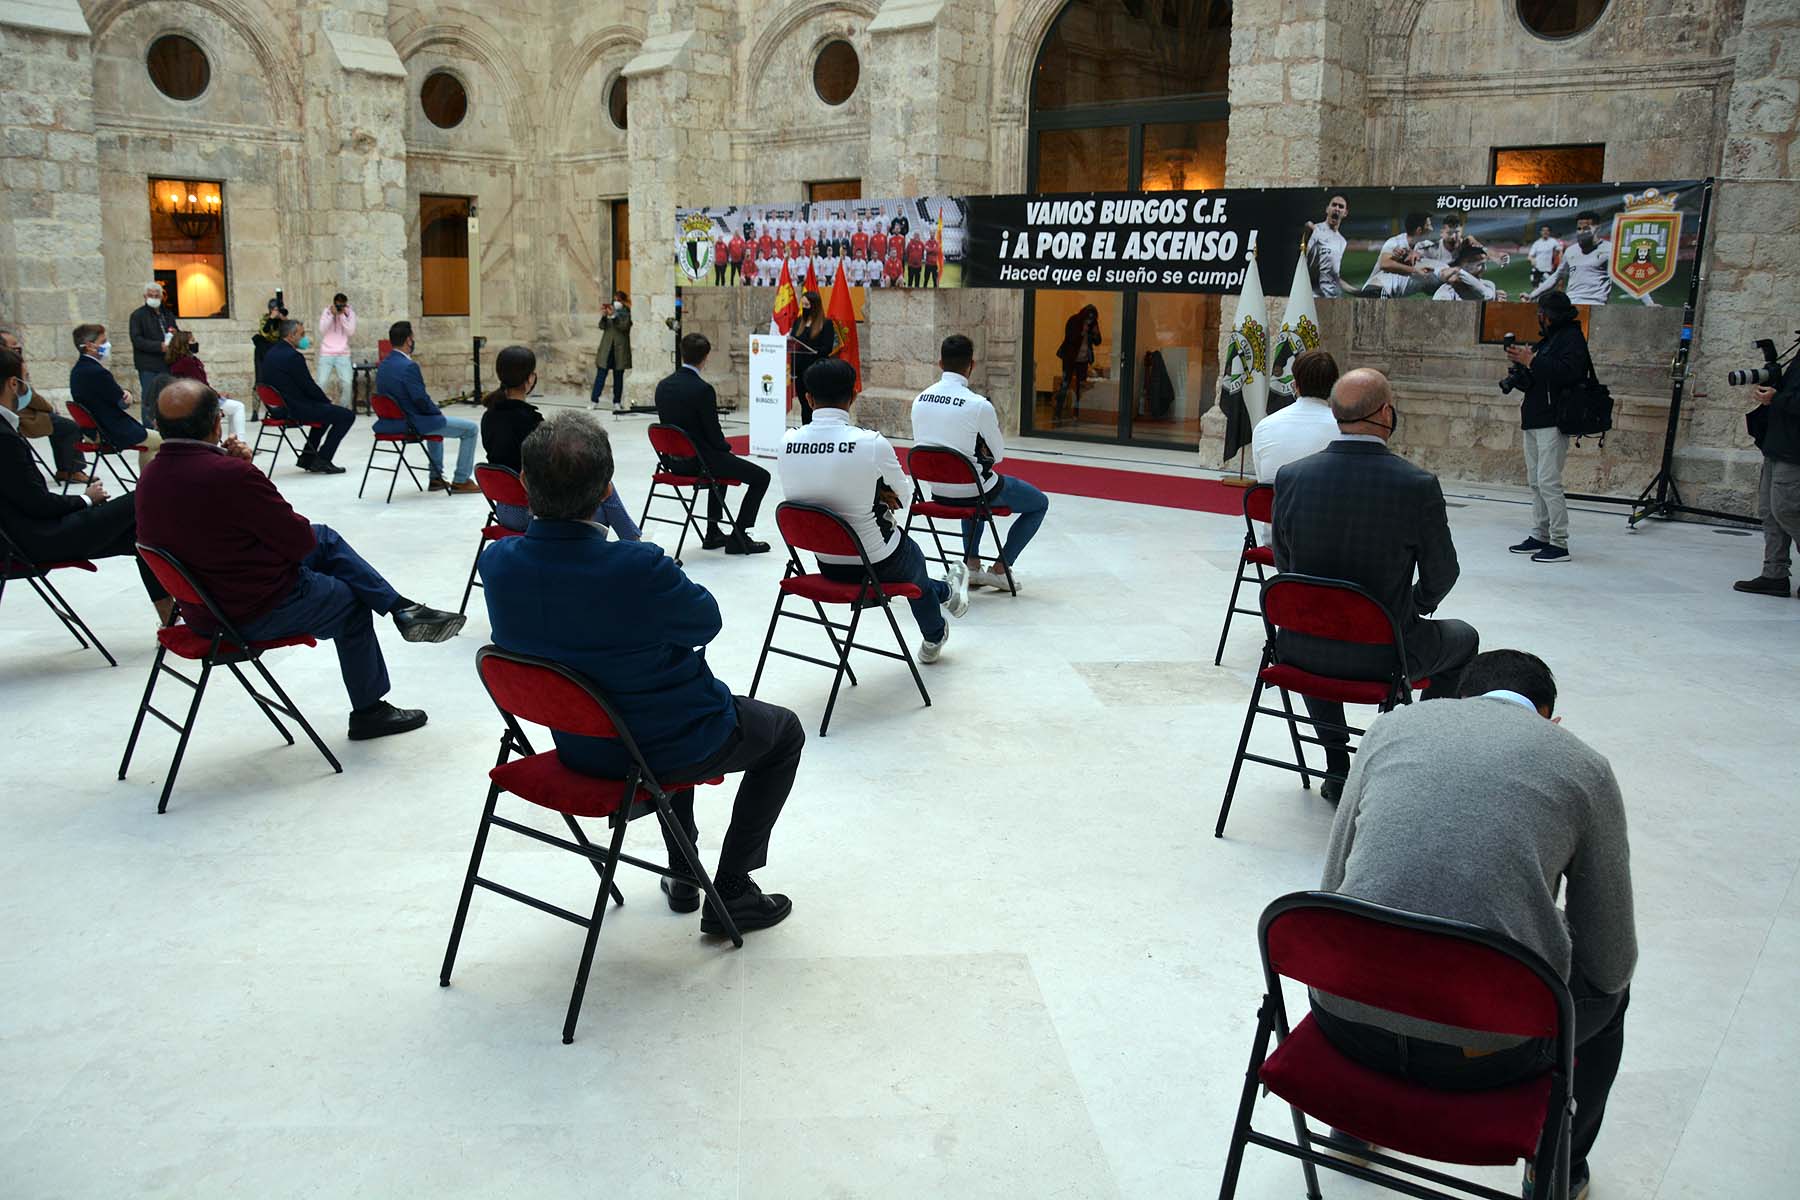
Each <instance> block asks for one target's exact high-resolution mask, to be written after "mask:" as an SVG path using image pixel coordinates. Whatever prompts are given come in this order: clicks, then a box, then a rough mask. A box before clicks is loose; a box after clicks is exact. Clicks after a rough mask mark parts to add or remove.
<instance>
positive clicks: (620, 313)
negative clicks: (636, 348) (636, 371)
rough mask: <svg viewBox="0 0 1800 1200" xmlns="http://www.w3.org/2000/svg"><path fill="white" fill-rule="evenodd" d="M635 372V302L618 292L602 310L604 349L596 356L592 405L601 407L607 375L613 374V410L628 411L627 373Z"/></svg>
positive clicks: (602, 343)
mask: <svg viewBox="0 0 1800 1200" xmlns="http://www.w3.org/2000/svg"><path fill="white" fill-rule="evenodd" d="M629 370H631V298H630V297H629V296H627V295H626V294H625V293H624V292H614V293H613V298H612V303H611V304H604V305H602V306H601V307H600V349H599V351H598V352H597V353H596V354H595V355H594V390H593V393H592V394H591V395H589V396H588V403H589V404H591V405H593V406H594V407H595V408H599V407H600V393H601V392H602V391H603V390H604V389H605V387H606V373H607V372H608V371H611V372H612V376H613V394H612V406H613V411H614V412H615V413H621V412H624V411H625V372H627V371H629Z"/></svg>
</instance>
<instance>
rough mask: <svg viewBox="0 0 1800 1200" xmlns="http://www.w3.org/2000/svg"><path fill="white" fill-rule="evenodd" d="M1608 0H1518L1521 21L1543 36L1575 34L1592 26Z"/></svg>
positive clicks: (1571, 35)
mask: <svg viewBox="0 0 1800 1200" xmlns="http://www.w3.org/2000/svg"><path fill="white" fill-rule="evenodd" d="M1606 5H1607V0H1519V20H1521V21H1523V22H1524V23H1525V28H1527V29H1529V30H1531V32H1533V33H1535V34H1537V35H1538V36H1539V37H1542V38H1566V37H1574V36H1575V35H1576V34H1578V33H1586V32H1587V31H1588V30H1589V29H1591V28H1593V25H1594V22H1595V21H1598V20H1599V19H1600V14H1601V13H1603V12H1605V11H1606Z"/></svg>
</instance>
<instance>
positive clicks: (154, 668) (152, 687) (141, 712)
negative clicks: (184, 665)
mask: <svg viewBox="0 0 1800 1200" xmlns="http://www.w3.org/2000/svg"><path fill="white" fill-rule="evenodd" d="M168 653H169V652H168V651H167V650H166V649H164V648H163V647H162V646H160V645H159V646H158V647H157V648H156V660H155V661H154V662H152V663H151V664H150V680H149V682H148V683H146V684H144V698H143V699H142V700H140V701H138V711H137V720H135V721H133V722H132V723H131V736H130V737H128V738H126V739H125V756H124V757H123V758H121V759H120V760H119V778H120V779H124V778H125V770H126V768H128V767H129V766H131V752H132V751H133V750H135V749H137V743H138V734H140V733H142V732H143V729H144V718H145V717H146V716H148V715H149V713H150V696H151V694H152V693H154V692H155V691H156V679H157V676H159V675H161V674H162V665H163V658H164V656H166V655H167V654H168Z"/></svg>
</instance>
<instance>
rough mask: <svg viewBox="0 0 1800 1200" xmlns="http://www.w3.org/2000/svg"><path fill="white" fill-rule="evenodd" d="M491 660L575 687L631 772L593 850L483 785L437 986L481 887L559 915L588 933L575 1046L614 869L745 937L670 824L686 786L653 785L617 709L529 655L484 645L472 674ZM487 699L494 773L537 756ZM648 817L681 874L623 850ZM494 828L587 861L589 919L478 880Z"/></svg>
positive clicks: (675, 823) (568, 1028)
mask: <svg viewBox="0 0 1800 1200" xmlns="http://www.w3.org/2000/svg"><path fill="white" fill-rule="evenodd" d="M489 658H499V659H501V660H503V661H506V662H512V663H520V664H524V665H526V666H531V667H538V668H541V669H543V670H546V671H551V672H554V673H555V674H557V675H560V676H562V677H563V678H564V679H567V680H568V681H569V682H570V683H573V684H574V685H575V686H577V687H579V688H580V689H581V690H582V691H584V692H586V693H587V695H588V697H589V698H590V699H591V700H593V702H594V703H595V704H596V705H597V706H598V707H599V708H600V710H601V711H602V712H604V713H605V714H606V717H607V720H609V721H611V722H612V725H613V729H614V731H615V732H616V733H617V734H618V740H619V743H620V744H621V745H622V746H624V747H625V750H626V753H628V754H630V755H631V762H632V766H631V770H630V771H629V772H628V773H627V774H626V776H625V779H624V780H623V784H624V787H625V789H626V795H627V797H628V799H627V800H626V801H625V802H624V803H623V804H621V805H620V807H619V808H618V809H617V810H616V811H615V812H614V813H613V814H612V815H611V816H609V817H608V818H607V823H608V824H609V825H610V826H611V827H612V839H611V841H610V842H609V843H608V844H607V845H606V847H605V848H601V847H599V846H596V845H595V844H594V843H593V842H591V841H589V840H588V837H587V834H586V833H585V832H584V831H583V830H582V828H581V824H580V822H578V821H577V820H576V819H575V818H574V817H573V816H570V815H569V814H568V813H561V814H559V815H561V816H562V819H563V821H564V823H565V824H567V825H568V827H569V832H570V834H571V835H572V836H573V837H574V839H575V840H574V841H572V842H571V841H568V840H567V839H565V838H560V837H557V836H556V835H555V834H550V833H545V832H544V831H543V830H541V829H534V828H532V827H531V826H529V825H525V824H522V823H520V822H518V821H514V820H512V819H510V818H508V817H502V816H498V815H496V814H495V812H494V808H495V806H496V805H497V804H498V802H499V800H500V795H501V787H500V785H499V784H498V783H496V782H494V781H492V780H490V781H489V782H488V794H487V804H486V806H485V807H484V808H483V809H482V813H481V823H480V825H478V826H477V827H476V830H475V846H474V849H472V850H471V851H470V853H469V869H468V872H467V874H465V875H464V876H463V886H462V895H461V897H460V898H459V899H458V900H457V904H456V920H455V922H454V923H453V924H452V925H451V926H450V943H449V945H447V946H446V947H445V948H444V965H443V967H442V969H441V970H440V971H439V972H438V986H439V987H449V986H450V972H451V970H452V968H454V967H455V965H456V951H457V948H458V946H459V945H460V944H461V942H462V934H463V925H464V923H465V922H466V921H467V919H468V916H469V901H470V899H471V898H472V897H473V896H474V894H475V889H476V888H478V887H479V888H485V889H486V890H487V891H490V892H493V893H495V894H496V895H501V896H506V897H508V898H509V899H512V900H517V901H518V902H519V903H521V904H524V905H527V906H529V907H531V908H535V909H537V910H538V911H539V912H543V913H549V914H550V915H551V916H553V917H561V918H562V919H563V920H565V921H568V922H569V923H570V924H573V925H579V926H580V927H581V928H583V929H585V930H587V940H586V941H585V942H584V943H583V945H582V948H581V966H580V967H579V969H578V970H577V971H576V973H575V987H574V990H573V991H572V992H571V993H570V995H569V1010H568V1015H567V1016H566V1017H565V1018H564V1019H563V1032H562V1040H563V1044H564V1045H568V1044H569V1043H570V1042H573V1041H574V1040H575V1022H576V1021H577V1020H578V1019H579V1018H580V1016H581V1001H582V997H583V996H584V995H585V993H586V991H587V981H588V971H589V969H590V968H591V967H592V966H593V963H594V946H595V944H596V943H597V942H598V941H599V940H600V925H601V922H602V921H603V920H604V919H605V917H606V901H607V899H608V898H609V897H610V898H611V899H612V901H613V902H614V903H615V904H619V905H623V904H624V903H625V897H624V894H623V893H621V892H620V891H619V888H618V885H617V883H616V882H614V876H615V874H616V873H617V870H618V866H619V864H620V863H622V862H623V863H630V864H631V865H632V866H634V867H638V868H641V869H642V870H645V871H649V872H652V873H653V874H656V875H660V876H662V877H663V878H665V879H670V880H674V881H675V882H677V883H688V884H692V885H693V886H695V887H698V888H699V889H700V890H701V891H702V892H703V893H704V894H705V897H706V903H707V904H709V905H711V906H712V911H713V914H714V915H715V916H717V917H718V918H719V919H720V921H721V922H722V923H723V924H724V926H725V928H726V929H727V930H728V931H729V934H728V936H729V937H730V938H731V942H732V945H734V946H737V947H740V948H741V947H742V946H743V944H744V935H743V933H742V932H741V931H740V930H739V929H738V927H737V922H736V921H735V920H733V919H732V916H731V912H730V910H729V909H728V908H727V907H726V906H725V901H724V899H723V897H721V896H720V895H719V891H718V888H717V887H715V886H714V884H713V880H712V876H711V875H709V874H708V873H707V871H706V868H705V867H703V866H701V865H700V854H699V851H698V850H696V849H695V847H694V843H693V842H692V841H691V840H690V839H689V838H688V836H687V831H686V830H685V829H683V828H682V827H681V822H680V821H679V820H677V819H676V817H675V814H674V813H673V811H671V809H670V807H669V805H670V802H671V801H672V800H673V798H674V793H675V792H680V791H685V790H688V789H687V788H685V787H675V788H673V789H671V788H668V787H665V786H664V785H663V784H662V783H661V782H660V781H659V780H658V779H657V777H656V774H655V772H653V771H651V770H650V765H649V763H647V762H646V761H645V760H644V755H643V752H642V751H641V750H639V749H638V744H637V741H636V740H635V739H634V738H633V737H632V736H631V731H630V730H629V729H627V728H626V727H625V723H624V722H623V721H621V720H620V719H619V714H618V710H616V709H615V708H613V706H612V705H611V704H610V703H609V702H608V701H607V699H606V697H605V696H603V695H601V694H600V692H599V691H598V689H596V688H595V687H594V685H593V684H592V683H591V682H589V681H588V680H587V679H586V678H584V677H583V676H581V675H578V674H576V673H575V672H574V671H571V670H569V669H568V668H567V667H565V666H562V665H561V664H560V663H556V662H552V661H550V660H549V659H545V658H537V657H533V656H531V655H527V654H513V653H510V652H508V651H506V650H502V649H501V648H500V647H498V646H494V645H488V646H483V647H482V648H481V649H480V650H479V651H477V652H476V655H475V667H476V671H477V673H480V670H481V664H482V663H483V662H485V661H486V660H488V659H489ZM481 678H482V686H484V687H486V686H487V677H486V676H485V675H482V677H481ZM488 695H489V697H490V698H492V699H493V700H494V707H495V708H497V709H499V711H500V716H501V718H502V719H503V720H504V721H505V722H506V728H505V729H504V730H503V731H502V732H501V734H500V754H499V757H498V758H496V759H495V760H494V765H495V766H496V767H499V766H502V765H504V764H505V763H506V761H507V760H508V759H509V758H511V757H512V755H513V754H514V753H515V752H516V753H518V754H521V755H531V754H534V753H536V751H534V750H533V749H532V748H531V741H530V739H529V738H527V737H526V736H525V731H524V730H523V729H522V728H520V726H519V720H518V718H517V717H515V716H514V715H513V714H512V713H511V712H508V711H507V709H506V708H505V706H504V705H502V704H501V703H500V701H499V699H498V698H497V697H494V695H493V689H492V688H489V689H488ZM597 782H599V781H597ZM695 786H697V784H696V785H695ZM640 793H643V794H644V798H643V799H639V798H638V797H639V794H640ZM650 813H654V814H655V815H656V819H657V821H658V822H659V823H660V824H661V826H662V828H663V830H664V832H665V833H667V834H668V835H669V837H670V840H672V841H673V842H674V843H675V845H676V847H677V848H678V849H679V850H680V851H681V854H682V857H683V858H684V859H685V860H686V863H687V867H688V870H687V872H686V873H685V874H684V873H682V872H680V871H676V870H674V869H673V868H671V867H665V866H662V865H660V864H658V863H653V862H650V861H648V860H646V859H642V858H638V857H636V856H634V855H630V854H626V853H625V852H624V850H623V846H624V842H625V827H626V826H627V825H628V824H630V823H631V822H632V821H634V820H636V819H637V818H638V817H641V816H645V815H647V814H650ZM494 826H499V827H500V828H501V829H506V830H510V831H511V832H513V833H516V834H519V835H520V836H521V837H527V838H531V839H532V840H533V841H538V842H542V843H544V844H545V845H549V846H556V847H558V848H560V849H563V850H567V851H569V852H570V853H571V854H579V855H581V856H582V857H583V858H585V859H587V860H588V863H589V865H590V866H592V867H593V868H594V872H595V873H596V874H597V875H599V876H600V887H599V891H598V893H597V894H596V895H595V897H594V909H593V912H592V914H591V915H590V916H586V917H584V916H582V915H580V914H579V913H574V912H570V911H569V910H568V909H566V908H562V907H559V906H558V905H555V904H551V903H549V902H548V901H545V900H540V899H538V898H537V897H536V896H529V895H526V894H525V893H524V892H521V891H518V890H517V889H515V888H511V887H508V886H506V885H505V884H503V883H499V882H496V881H495V880H492V879H487V878H484V877H483V876H482V875H481V858H482V855H483V853H484V852H485V851H486V849H487V838H488V830H489V829H490V828H492V827H494Z"/></svg>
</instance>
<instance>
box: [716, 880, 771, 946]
mask: <svg viewBox="0 0 1800 1200" xmlns="http://www.w3.org/2000/svg"><path fill="white" fill-rule="evenodd" d="M725 910H726V911H727V912H729V913H730V914H731V919H732V920H733V921H736V922H737V927H738V932H739V933H749V932H750V931H751V930H752V929H767V928H768V927H769V926H771V925H779V924H781V923H782V922H783V921H785V920H787V918H788V914H789V913H791V912H793V911H794V902H793V901H792V900H789V899H788V898H787V897H786V896H783V895H782V894H781V893H779V892H770V893H768V894H766V895H765V894H764V893H763V890H762V889H761V888H759V887H757V886H756V881H755V880H754V879H752V880H749V881H748V886H746V887H745V888H744V890H743V891H741V892H739V893H738V894H737V895H736V896H734V897H732V898H731V899H730V900H727V901H726V902H725ZM700 932H701V933H710V934H714V935H716V936H718V937H730V936H731V931H730V930H728V929H726V928H725V922H723V921H721V920H719V919H718V918H717V917H715V916H714V915H713V910H712V906H711V905H708V906H707V909H706V911H705V912H703V913H701V914H700Z"/></svg>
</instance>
